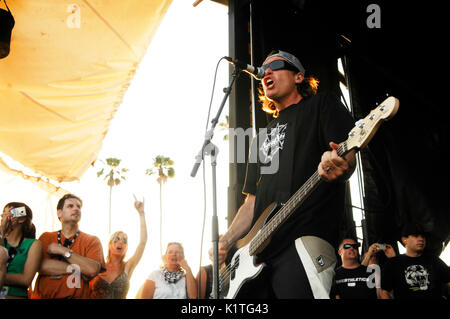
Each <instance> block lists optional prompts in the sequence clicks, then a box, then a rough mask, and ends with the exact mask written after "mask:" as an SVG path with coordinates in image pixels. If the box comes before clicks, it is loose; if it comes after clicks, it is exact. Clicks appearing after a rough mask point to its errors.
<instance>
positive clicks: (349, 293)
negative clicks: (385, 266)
mask: <svg viewBox="0 0 450 319" xmlns="http://www.w3.org/2000/svg"><path fill="white" fill-rule="evenodd" d="M374 276H375V273H374V269H368V268H367V267H366V266H363V265H360V266H359V267H358V268H354V269H348V268H344V267H342V266H341V267H339V268H338V269H336V273H335V276H334V283H333V287H332V289H331V290H332V295H339V297H340V299H377V291H376V285H375V278H373V277H374Z"/></svg>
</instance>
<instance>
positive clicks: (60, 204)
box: [56, 194, 83, 210]
mask: <svg viewBox="0 0 450 319" xmlns="http://www.w3.org/2000/svg"><path fill="white" fill-rule="evenodd" d="M70 198H75V199H77V200H79V201H80V203H81V206H83V201H82V200H81V198H79V197H78V196H76V195H74V194H66V195H64V196H63V197H61V198H60V200H59V201H58V204H57V205H56V209H57V210H62V209H63V208H64V202H65V201H66V199H70Z"/></svg>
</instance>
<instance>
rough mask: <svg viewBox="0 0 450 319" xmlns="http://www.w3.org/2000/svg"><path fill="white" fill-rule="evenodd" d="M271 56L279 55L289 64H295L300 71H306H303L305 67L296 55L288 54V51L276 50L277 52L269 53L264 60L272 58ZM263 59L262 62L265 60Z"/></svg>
mask: <svg viewBox="0 0 450 319" xmlns="http://www.w3.org/2000/svg"><path fill="white" fill-rule="evenodd" d="M272 57H280V58H283V59H285V60H286V61H288V62H289V63H290V64H292V65H293V66H295V67H296V68H297V69H298V70H299V71H300V72H301V73H303V74H305V72H306V71H305V68H304V67H303V65H302V64H301V63H300V60H299V59H297V57H296V56H294V55H292V54H290V53H288V52H285V51H281V50H278V52H277V53H274V54H271V55H269V56H268V57H267V58H266V60H265V61H267V59H269V58H272ZM265 61H264V62H265Z"/></svg>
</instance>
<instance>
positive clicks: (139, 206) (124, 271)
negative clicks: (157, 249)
mask: <svg viewBox="0 0 450 319" xmlns="http://www.w3.org/2000/svg"><path fill="white" fill-rule="evenodd" d="M135 200H136V201H135V202H134V207H135V208H136V210H137V211H138V213H139V219H140V237H141V238H140V241H139V245H138V247H137V248H136V251H135V252H134V254H133V256H132V257H131V258H130V259H129V260H128V261H124V259H125V255H126V253H127V250H128V236H127V234H125V233H124V232H122V231H117V232H115V233H114V234H112V236H111V238H110V240H109V244H108V256H107V259H106V271H105V272H102V273H100V274H99V275H98V276H97V277H95V278H94V279H93V280H92V281H91V283H90V289H91V298H93V299H126V298H127V294H128V290H129V288H130V278H131V275H132V274H133V271H134V269H135V268H136V266H137V264H138V263H139V261H140V260H141V258H142V254H143V253H144V249H145V245H146V243H147V225H146V222H145V213H144V202H143V201H142V202H140V201H138V200H137V199H136V197H135Z"/></svg>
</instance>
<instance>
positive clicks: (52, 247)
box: [0, 50, 450, 299]
mask: <svg viewBox="0 0 450 319" xmlns="http://www.w3.org/2000/svg"><path fill="white" fill-rule="evenodd" d="M260 71H261V72H262V71H263V72H264V77H263V78H262V79H261V89H260V100H261V103H262V105H263V110H264V111H265V112H266V113H268V114H270V115H272V117H273V119H272V121H271V122H270V123H269V124H268V125H267V127H266V128H264V129H262V130H260V132H258V135H257V136H255V137H254V138H253V140H252V142H251V146H250V156H249V161H248V163H247V170H246V177H245V183H244V187H243V191H242V192H243V194H245V195H246V197H245V200H244V202H243V204H242V205H241V206H240V207H239V209H238V211H237V213H236V215H235V217H234V219H233V221H232V222H231V224H230V227H229V228H228V230H227V231H226V232H225V233H224V234H223V235H222V236H220V238H219V243H218V254H217V256H218V264H219V265H221V269H225V270H226V272H222V274H226V275H225V276H223V278H222V277H221V280H220V282H219V288H222V289H226V287H228V289H231V283H230V282H228V285H227V280H226V278H228V279H229V278H232V277H233V271H235V270H236V269H234V268H233V267H234V265H231V268H230V267H228V266H230V265H229V264H230V259H229V258H230V256H231V257H232V256H233V254H232V250H233V249H236V247H238V246H239V245H237V244H238V243H244V244H245V245H249V242H250V240H249V236H250V237H251V235H254V236H255V237H256V236H257V235H255V234H256V233H257V231H259V230H260V229H261V225H262V224H263V223H264V221H265V219H266V218H267V217H268V215H269V214H270V213H271V208H273V207H274V204H277V203H280V204H281V205H280V206H281V207H282V208H281V209H280V212H283V214H277V216H276V217H274V218H273V219H270V222H269V223H271V222H272V221H275V222H274V223H272V226H276V227H273V228H271V227H266V228H265V231H267V230H272V231H274V230H275V231H274V233H273V234H272V236H271V237H270V242H268V241H267V240H262V241H261V242H259V244H260V245H261V246H262V245H263V244H265V246H264V247H262V248H261V247H258V249H259V250H256V252H257V253H256V255H257V258H256V260H257V263H258V264H262V263H264V265H266V267H264V269H265V270H264V271H262V273H261V275H258V276H259V277H257V278H254V279H253V280H249V281H248V283H249V286H250V288H246V289H243V290H245V294H246V295H244V296H240V295H236V297H238V298H241V297H246V298H254V299H256V298H266V299H267V298H277V299H327V298H339V299H356V298H374V299H375V298H383V299H389V298H395V299H418V298H420V299H423V298H448V295H449V293H448V290H449V287H450V284H449V283H450V270H449V267H448V266H447V265H446V264H445V263H444V262H443V261H442V260H440V259H439V258H438V257H436V256H432V255H428V254H426V253H425V247H426V237H427V236H426V233H425V232H424V231H423V228H422V227H421V226H420V225H416V224H412V225H406V226H405V228H404V230H403V233H402V237H401V240H402V245H404V246H405V249H406V252H405V253H404V254H401V255H397V254H396V252H395V251H396V250H395V249H394V248H393V247H392V246H390V245H388V244H384V243H373V244H372V245H371V246H370V248H369V249H368V251H367V252H366V253H365V255H364V256H363V258H362V260H360V256H359V244H358V242H357V240H355V239H353V238H345V239H343V240H342V241H341V242H340V243H339V242H338V241H339V240H338V237H339V232H340V229H339V225H340V222H341V221H342V218H343V216H342V212H343V211H344V208H345V192H346V186H345V181H346V180H348V178H350V176H351V175H352V173H353V172H354V170H355V167H356V157H355V149H347V146H348V145H347V143H346V139H347V138H348V136H353V135H354V134H350V133H352V132H353V133H354V131H352V130H353V128H354V119H353V117H352V115H351V114H350V112H349V111H348V109H347V108H346V107H345V106H344V105H343V104H342V102H341V101H340V99H339V97H337V96H336V95H334V94H332V93H331V92H319V93H318V90H317V89H318V80H317V79H315V78H314V77H313V76H306V75H307V73H306V69H305V68H304V66H303V65H302V63H301V62H300V60H299V59H298V58H297V57H296V56H294V55H293V54H291V53H288V52H285V51H281V50H274V51H272V52H270V53H269V55H268V56H267V57H266V59H265V60H264V62H263V64H262V67H261V68H259V70H258V74H259V75H261V74H260V73H261V72H260ZM380 109H381V107H380ZM383 109H384V108H383ZM363 133H365V131H364V130H362V131H360V134H363ZM337 143H340V144H337ZM311 174H312V175H311ZM309 192H310V193H309ZM304 194H309V196H305V195H304ZM291 196H292V197H291ZM282 203H284V204H282ZM81 207H82V201H81V199H80V198H78V197H77V196H75V195H72V194H68V195H65V196H64V197H63V198H61V200H60V201H59V202H58V205H57V215H58V218H59V220H60V221H61V230H59V231H57V232H45V233H43V234H42V235H41V236H40V237H39V239H38V240H37V239H35V235H36V234H35V232H36V231H35V229H34V226H33V224H32V212H31V209H30V208H29V207H28V206H27V205H25V204H24V203H8V204H7V205H6V206H5V208H4V209H3V214H2V221H1V235H2V239H1V240H2V245H1V247H0V287H2V290H1V295H0V296H3V297H4V298H125V297H126V296H127V293H128V289H129V282H130V278H131V276H132V273H133V270H134V269H135V267H136V265H137V264H138V263H139V261H140V259H141V257H142V255H143V252H144V248H145V244H146V241H147V230H146V226H145V213H144V203H143V202H140V201H138V200H136V201H135V208H136V210H137V211H138V213H139V216H140V234H141V237H140V242H139V245H138V247H137V249H136V251H135V252H134V254H133V256H132V257H131V258H129V259H127V260H126V253H127V248H128V237H127V235H126V234H125V233H123V232H116V233H114V234H113V235H112V236H111V239H110V241H109V244H108V255H107V259H106V262H105V260H104V256H103V250H102V245H101V243H100V240H99V239H98V238H97V237H96V236H93V235H90V234H86V233H84V232H82V231H81V230H80V229H79V222H80V218H81ZM283 216H288V217H289V219H287V220H283V221H285V222H284V223H280V222H279V221H280V219H283V218H285V217H283ZM278 217H281V218H278ZM276 222H278V225H274V224H275V223H276ZM335 247H339V249H338V251H336V249H335ZM248 250H249V249H248ZM210 254H211V253H210ZM240 256H241V255H240ZM249 256H250V257H255V256H251V255H249ZM338 256H340V258H341V262H342V265H341V266H339V267H337V268H336V265H337V264H338ZM250 259H252V258H250ZM232 260H233V261H234V260H235V259H234V258H233V259H232ZM252 260H255V259H252ZM162 261H163V267H162V268H161V269H158V270H155V271H151V272H150V274H149V277H148V278H147V280H146V281H145V283H144V284H143V285H142V288H141V290H140V292H139V293H138V296H137V298H155V299H156V298H175V299H179V298H196V297H197V296H200V297H201V298H209V296H210V294H211V290H212V286H211V280H212V268H211V266H210V265H209V266H206V267H202V268H201V270H200V271H199V274H198V275H197V276H196V277H194V275H193V272H192V269H191V267H190V266H189V264H188V263H187V261H186V259H185V257H184V250H183V246H182V245H181V243H175V242H172V243H170V244H169V245H168V246H167V250H166V253H165V255H164V256H162ZM227 263H228V265H226V264H227ZM242 263H243V262H242ZM249 263H251V262H249ZM252 266H253V265H249V267H252ZM238 269H239V268H238ZM36 273H37V274H38V276H37V279H36V283H35V285H34V287H33V289H30V284H31V283H32V281H33V278H34V277H35V275H36ZM224 278H225V281H223V280H222V279H224ZM252 278H253V277H252ZM261 282H262V283H263V284H259V285H258V283H261ZM233 283H234V282H233ZM246 284H247V282H246ZM252 284H254V285H253V288H251V287H252ZM198 287H200V289H198ZM198 290H200V293H198Z"/></svg>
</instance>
